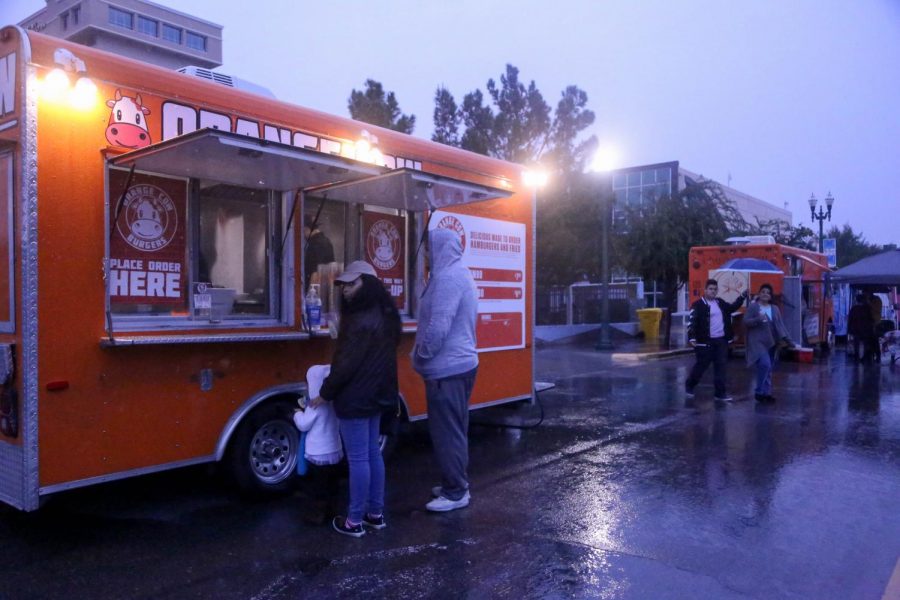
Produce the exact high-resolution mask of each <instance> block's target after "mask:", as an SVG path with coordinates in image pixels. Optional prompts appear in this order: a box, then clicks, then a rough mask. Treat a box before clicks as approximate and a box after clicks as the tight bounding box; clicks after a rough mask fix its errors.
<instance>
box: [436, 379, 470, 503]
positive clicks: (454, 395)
mask: <svg viewBox="0 0 900 600" xmlns="http://www.w3.org/2000/svg"><path fill="white" fill-rule="evenodd" d="M476 372H477V369H473V370H471V371H469V372H468V373H464V374H462V375H459V376H455V377H448V378H446V379H426V380H425V396H426V397H427V399H428V431H429V432H430V433H431V444H432V446H434V457H435V461H436V462H437V464H438V467H439V468H440V470H441V495H442V496H444V497H445V498H447V499H449V500H459V499H460V498H462V497H463V496H465V494H466V490H468V489H469V477H468V468H469V397H470V396H471V395H472V387H474V385H475V374H476Z"/></svg>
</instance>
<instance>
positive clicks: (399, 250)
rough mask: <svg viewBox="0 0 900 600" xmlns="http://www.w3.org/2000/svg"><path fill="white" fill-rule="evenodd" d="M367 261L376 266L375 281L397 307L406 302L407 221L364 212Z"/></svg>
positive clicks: (394, 216) (396, 217) (398, 217)
mask: <svg viewBox="0 0 900 600" xmlns="http://www.w3.org/2000/svg"><path fill="white" fill-rule="evenodd" d="M363 233H364V235H365V244H366V250H365V256H366V261H367V262H368V263H369V264H371V265H372V266H373V267H375V272H376V273H377V274H378V278H379V279H381V281H382V282H383V283H384V285H385V287H386V288H387V289H388V291H389V292H390V293H391V296H392V297H393V298H394V301H395V302H396V303H397V306H398V307H399V308H402V307H403V304H404V303H405V302H406V297H405V295H404V287H405V279H406V247H405V245H406V244H405V240H406V219H404V218H403V217H401V216H398V215H388V214H383V213H378V212H368V211H367V212H365V213H363Z"/></svg>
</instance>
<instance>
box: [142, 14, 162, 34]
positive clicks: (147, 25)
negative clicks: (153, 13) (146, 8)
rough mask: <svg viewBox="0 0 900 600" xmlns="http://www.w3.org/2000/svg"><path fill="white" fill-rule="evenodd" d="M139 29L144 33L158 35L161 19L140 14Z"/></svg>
mask: <svg viewBox="0 0 900 600" xmlns="http://www.w3.org/2000/svg"><path fill="white" fill-rule="evenodd" d="M137 29H138V31H140V32H141V33H143V34H146V35H150V36H153V37H157V36H159V21H156V20H154V19H148V18H147V17H145V16H142V15H138V18H137Z"/></svg>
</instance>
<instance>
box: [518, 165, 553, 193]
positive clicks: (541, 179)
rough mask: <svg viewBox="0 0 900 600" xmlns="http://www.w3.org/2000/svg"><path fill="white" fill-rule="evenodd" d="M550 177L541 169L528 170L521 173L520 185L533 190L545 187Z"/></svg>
mask: <svg viewBox="0 0 900 600" xmlns="http://www.w3.org/2000/svg"><path fill="white" fill-rule="evenodd" d="M549 179H550V176H549V175H547V171H544V170H543V169H540V168H538V169H529V170H527V171H522V183H524V184H525V185H526V186H528V187H530V188H534V189H538V188H542V187H544V186H545V185H547V182H548V181H549Z"/></svg>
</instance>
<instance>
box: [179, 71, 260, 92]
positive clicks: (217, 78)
mask: <svg viewBox="0 0 900 600" xmlns="http://www.w3.org/2000/svg"><path fill="white" fill-rule="evenodd" d="M178 72H179V73H184V74H185V75H191V76H192V77H199V78H200V79H206V80H208V81H212V82H214V83H218V84H221V85H227V86H228V87H230V88H234V89H236V90H243V91H245V92H251V93H253V94H259V95H260V96H265V97H266V98H272V99H275V94H273V93H272V92H271V90H269V89H268V88H264V87H263V86H261V85H256V84H255V83H251V82H249V81H246V80H244V79H239V78H237V77H232V76H231V75H226V74H225V73H216V72H215V71H210V70H209V69H204V68H203V67H194V66H189V67H181V68H180V69H178Z"/></svg>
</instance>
